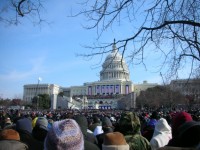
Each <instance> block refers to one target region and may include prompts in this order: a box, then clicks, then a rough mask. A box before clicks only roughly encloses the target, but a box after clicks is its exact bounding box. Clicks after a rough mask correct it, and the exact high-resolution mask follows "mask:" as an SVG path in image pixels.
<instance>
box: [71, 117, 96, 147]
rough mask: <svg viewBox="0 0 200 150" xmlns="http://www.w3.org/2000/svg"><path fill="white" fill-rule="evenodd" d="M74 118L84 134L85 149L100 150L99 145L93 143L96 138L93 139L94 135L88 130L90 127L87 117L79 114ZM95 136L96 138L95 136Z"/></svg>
mask: <svg viewBox="0 0 200 150" xmlns="http://www.w3.org/2000/svg"><path fill="white" fill-rule="evenodd" d="M74 119H75V120H76V122H77V123H78V124H79V126H80V128H81V131H82V133H83V136H84V150H99V147H98V146H97V145H96V144H94V143H93V142H94V141H95V140H91V137H92V135H91V134H89V133H88V132H87V128H88V122H87V118H86V117H85V116H83V115H78V116H75V117H74ZM94 138H95V139H96V137H95V136H94ZM89 140H91V141H89Z"/></svg>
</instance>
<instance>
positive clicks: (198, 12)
mask: <svg viewBox="0 0 200 150" xmlns="http://www.w3.org/2000/svg"><path fill="white" fill-rule="evenodd" d="M81 5H82V6H85V7H83V10H82V11H80V12H78V13H77V14H75V15H72V16H74V17H75V16H79V15H84V16H85V17H86V18H87V19H88V20H87V22H88V24H86V25H85V26H84V27H85V28H86V29H89V30H90V29H97V36H98V37H100V36H101V37H102V36H103V33H104V32H105V31H106V30H107V29H108V28H112V27H113V26H114V25H116V24H118V25H119V26H120V25H121V24H120V23H121V21H122V20H123V21H124V20H125V21H126V22H128V23H130V25H131V26H132V28H133V32H132V35H131V36H130V37H123V39H118V40H117V41H116V44H117V45H118V48H119V51H121V53H122V55H123V57H128V58H129V60H128V62H131V63H133V64H143V65H144V66H146V64H145V56H146V55H147V52H148V51H149V47H151V51H152V53H157V54H159V55H160V58H161V60H162V61H161V64H159V69H158V72H161V71H162V69H163V68H165V67H167V68H168V70H167V71H166V72H167V73H166V72H165V73H164V74H165V75H166V77H177V76H178V75H179V72H178V71H179V70H181V69H183V67H185V66H186V65H189V69H190V74H189V75H188V77H190V76H191V75H192V74H193V73H194V71H195V70H196V68H199V67H200V41H199V40H200V36H199V33H200V32H199V31H200V0H150V1H145V0H136V1H135V0H114V1H113V0H94V1H93V0H86V1H85V2H84V3H81ZM119 32H123V28H122V30H121V31H119ZM98 44H99V43H98ZM112 44H113V43H112V42H111V43H107V44H100V45H96V44H94V45H92V46H88V47H87V48H91V49H92V51H91V52H89V53H84V54H80V55H81V56H84V57H92V56H95V55H99V54H100V55H101V54H105V53H108V52H110V51H111V49H110V47H111V46H112ZM129 44H132V45H133V46H134V49H133V50H132V51H131V52H130V51H128V50H127V46H128V45H129ZM169 75H170V76H169Z"/></svg>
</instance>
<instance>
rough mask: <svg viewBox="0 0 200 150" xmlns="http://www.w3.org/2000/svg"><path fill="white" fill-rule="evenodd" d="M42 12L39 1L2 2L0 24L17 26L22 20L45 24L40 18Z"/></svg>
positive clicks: (42, 8) (17, 0) (16, 0)
mask: <svg viewBox="0 0 200 150" xmlns="http://www.w3.org/2000/svg"><path fill="white" fill-rule="evenodd" d="M42 10H44V7H43V4H42V1H41V0H3V1H2V2H1V6H0V22H1V23H4V24H7V25H18V24H20V23H21V20H22V19H25V18H26V19H28V20H30V21H31V22H32V23H34V24H40V23H42V22H45V20H44V19H42V17H41V11H42Z"/></svg>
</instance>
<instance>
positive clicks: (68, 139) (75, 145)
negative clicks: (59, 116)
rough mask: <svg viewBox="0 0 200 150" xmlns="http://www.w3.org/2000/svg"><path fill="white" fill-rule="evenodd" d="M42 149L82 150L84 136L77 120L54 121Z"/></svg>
mask: <svg viewBox="0 0 200 150" xmlns="http://www.w3.org/2000/svg"><path fill="white" fill-rule="evenodd" d="M44 149H45V150H65V149H67V150H83V149H84V137H83V134H82V132H81V129H80V127H79V125H78V124H77V122H76V121H75V120H73V119H65V120H61V121H56V122H54V124H53V126H52V128H51V129H50V130H49V131H48V133H47V136H46V139H45V142H44Z"/></svg>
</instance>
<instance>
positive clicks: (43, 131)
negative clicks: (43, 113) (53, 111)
mask: <svg viewBox="0 0 200 150" xmlns="http://www.w3.org/2000/svg"><path fill="white" fill-rule="evenodd" d="M47 132H48V120H47V119H46V118H45V117H38V119H37V121H36V124H35V127H34V128H33V130H32V135H33V137H34V138H35V139H37V140H38V141H41V142H44V139H45V137H46V135H47Z"/></svg>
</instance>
